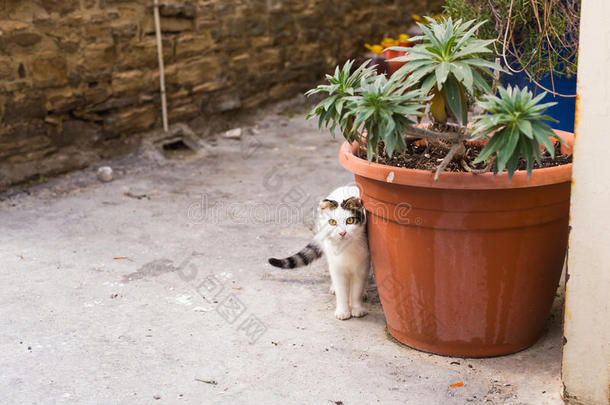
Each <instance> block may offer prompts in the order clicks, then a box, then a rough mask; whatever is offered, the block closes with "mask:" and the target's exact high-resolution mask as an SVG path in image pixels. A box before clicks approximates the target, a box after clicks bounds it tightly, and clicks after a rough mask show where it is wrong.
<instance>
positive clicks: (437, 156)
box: [358, 140, 572, 172]
mask: <svg viewBox="0 0 610 405" xmlns="http://www.w3.org/2000/svg"><path fill="white" fill-rule="evenodd" d="M449 149H450V145H447V144H444V143H429V144H427V145H426V144H424V143H423V142H422V141H419V140H411V141H407V147H406V149H405V150H404V151H402V152H396V151H395V152H394V153H393V154H392V156H388V154H387V152H386V149H385V145H384V144H383V142H382V143H381V144H380V145H379V160H378V161H377V162H378V163H380V164H383V165H388V166H396V167H404V168H407V169H420V170H429V171H435V170H436V168H437V167H438V166H439V165H440V164H441V161H442V160H443V158H444V157H445V156H446V155H447V153H448V152H449ZM482 149H483V147H482V146H480V145H467V146H466V152H465V155H464V160H465V161H466V162H468V163H469V164H470V167H471V168H473V169H482V168H484V167H485V165H486V163H485V162H482V163H479V164H476V165H472V164H471V162H472V161H473V160H474V159H475V158H476V157H477V156H478V155H479V153H480V152H481V150H482ZM358 156H359V157H360V158H362V159H366V148H365V147H363V146H361V147H360V148H359V149H358ZM568 163H572V155H566V154H562V153H561V150H560V144H559V143H556V144H555V158H554V159H553V158H552V157H551V155H550V154H549V153H548V151H547V150H546V149H545V150H544V151H543V152H542V157H541V160H540V163H538V162H534V169H541V168H545V167H553V166H561V165H565V164H568ZM526 168H527V164H526V162H525V160H523V159H519V164H518V166H517V170H526ZM445 170H446V171H450V172H466V171H467V170H466V169H465V168H464V167H463V165H462V163H461V162H460V160H457V159H454V160H452V161H451V162H450V163H449V165H447V168H446V169H445Z"/></svg>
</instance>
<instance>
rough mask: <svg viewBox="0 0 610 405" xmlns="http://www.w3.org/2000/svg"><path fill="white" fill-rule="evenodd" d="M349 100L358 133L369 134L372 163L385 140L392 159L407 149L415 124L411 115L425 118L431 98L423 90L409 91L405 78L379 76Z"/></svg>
mask: <svg viewBox="0 0 610 405" xmlns="http://www.w3.org/2000/svg"><path fill="white" fill-rule="evenodd" d="M347 100H348V104H347V109H348V114H349V116H350V117H352V118H353V120H354V124H353V129H354V131H355V132H356V133H359V132H361V131H362V130H366V131H367V136H366V147H367V158H368V160H369V161H370V160H372V158H373V155H377V156H378V153H379V143H380V142H381V141H383V143H384V144H385V147H386V151H387V154H388V156H392V154H393V153H394V150H404V149H405V148H406V144H405V139H404V132H405V130H406V128H407V126H409V125H411V124H413V123H414V121H413V120H411V119H410V118H409V117H408V116H413V115H423V110H424V108H425V102H426V100H427V99H426V97H424V96H423V95H422V93H421V92H420V91H418V90H409V89H408V85H407V84H406V83H405V82H404V81H402V80H401V79H399V78H394V77H392V78H390V79H388V78H386V76H385V75H379V76H376V77H374V80H366V79H363V80H362V81H361V88H360V90H359V91H357V92H356V94H355V95H354V96H350V97H347Z"/></svg>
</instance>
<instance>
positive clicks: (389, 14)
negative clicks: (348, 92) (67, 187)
mask: <svg viewBox="0 0 610 405" xmlns="http://www.w3.org/2000/svg"><path fill="white" fill-rule="evenodd" d="M160 2H161V4H162V8H161V15H162V18H161V25H162V29H163V49H164V60H165V65H166V82H167V91H168V110H169V119H170V122H176V121H188V120H191V119H193V118H195V117H198V116H206V117H207V116H210V117H211V116H216V115H219V114H220V115H222V114H234V113H235V112H237V110H240V109H251V108H254V107H257V106H260V105H262V104H263V103H266V102H268V101H272V100H280V99H283V98H287V97H291V96H293V95H295V94H297V93H299V92H302V91H303V90H305V89H307V88H309V87H311V86H312V85H314V84H315V83H316V81H318V80H319V79H320V78H321V77H323V74H324V73H326V72H327V71H328V70H329V69H330V68H331V67H333V66H334V65H335V64H337V63H339V62H342V61H343V60H345V59H346V58H348V57H352V56H355V55H358V54H359V53H361V52H362V50H363V43H364V42H372V41H375V40H379V39H380V38H382V37H383V36H384V35H388V34H392V35H396V34H398V33H400V32H401V31H403V30H404V27H405V26H406V24H407V23H409V22H410V15H411V14H412V13H425V12H426V11H428V10H433V9H435V8H436V9H438V7H439V5H440V3H442V1H441V0H417V1H398V0H395V1H382V0H376V1H355V0H227V1H221V0H191V1H164V0H160ZM151 4H152V0H149V1H143V0H126V1H120V0H0V119H1V126H0V187H5V186H6V185H7V184H9V183H14V182H18V181H23V180H27V179H28V178H32V177H34V176H38V175H41V174H45V175H48V174H54V173H58V172H61V171H66V170H70V169H74V168H79V167H85V166H87V165H89V164H91V163H93V162H95V161H98V160H100V159H102V158H105V157H108V156H112V155H115V154H119V153H124V152H128V151H130V150H133V147H134V145H136V144H137V139H138V135H135V134H138V133H142V132H143V131H147V130H150V129H151V128H154V127H158V126H159V125H160V112H159V111H160V99H159V94H158V91H159V73H158V66H157V49H156V42H155V35H154V25H153V18H152V15H153V13H152V7H151Z"/></svg>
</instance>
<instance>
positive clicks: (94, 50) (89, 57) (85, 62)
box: [81, 44, 116, 73]
mask: <svg viewBox="0 0 610 405" xmlns="http://www.w3.org/2000/svg"><path fill="white" fill-rule="evenodd" d="M115 62H116V53H115V50H114V46H113V45H112V44H91V45H87V46H86V47H85V49H84V50H83V59H82V61H81V65H82V66H84V68H85V72H87V73H96V72H102V71H106V70H110V69H111V68H112V67H113V66H114V64H115Z"/></svg>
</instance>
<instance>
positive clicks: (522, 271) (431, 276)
mask: <svg viewBox="0 0 610 405" xmlns="http://www.w3.org/2000/svg"><path fill="white" fill-rule="evenodd" d="M557 133H558V134H559V135H560V136H561V137H562V138H564V139H565V140H566V141H567V142H568V144H570V145H571V144H572V141H573V135H572V134H569V133H566V132H561V131H557ZM356 148H357V144H354V145H350V144H348V143H345V144H344V145H343V146H342V148H341V151H340V154H339V158H340V162H341V164H342V165H343V167H345V168H346V169H347V170H349V171H351V172H352V173H354V174H355V178H356V183H357V185H358V186H359V187H360V190H361V195H362V199H363V201H364V205H365V207H366V209H367V211H368V215H369V216H368V231H369V244H370V249H371V257H372V262H373V268H374V272H375V279H376V281H377V287H378V290H379V297H380V299H381V304H382V306H383V311H384V314H385V317H386V321H387V327H388V330H389V332H390V333H391V334H392V335H393V336H394V337H395V338H396V339H398V340H399V341H401V342H403V343H405V344H407V345H409V346H412V347H414V348H416V349H420V350H424V351H427V352H433V353H438V354H443V355H450V356H461V357H485V356H497V355H503V354H509V353H514V352H516V351H519V350H522V349H524V348H526V347H528V346H530V345H532V344H533V343H535V342H536V340H537V339H538V338H539V337H540V335H541V334H542V331H543V327H544V322H545V320H546V318H547V317H548V315H549V312H550V309H551V305H552V303H553V299H554V297H555V291H556V288H557V285H558V283H559V278H560V276H561V270H562V267H563V262H564V257H565V253H566V246H567V241H568V214H569V207H570V185H571V183H570V181H571V172H572V165H571V164H568V165H563V166H557V167H551V168H545V169H537V170H534V171H533V173H532V176H531V178H530V179H529V180H527V179H526V173H525V172H524V171H523V172H516V173H515V175H514V177H513V179H512V181H511V182H508V179H507V176H506V174H503V175H502V176H496V177H495V178H494V177H493V175H492V173H486V174H482V175H473V174H470V173H451V172H444V173H441V175H440V177H439V180H438V181H437V182H434V180H433V177H434V173H430V172H428V171H424V170H414V169H405V168H398V167H393V166H385V165H380V164H376V163H369V162H367V161H366V160H364V159H361V158H359V157H357V156H356V155H354V153H355V151H356Z"/></svg>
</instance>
